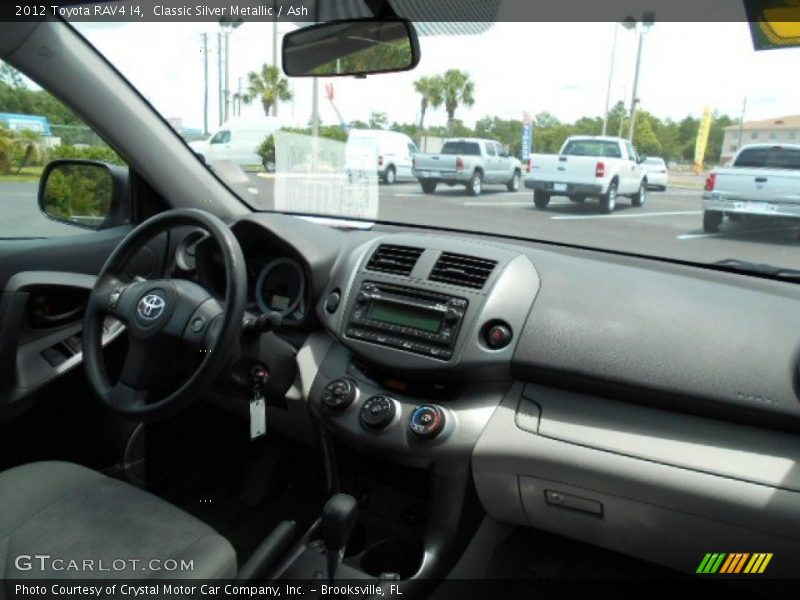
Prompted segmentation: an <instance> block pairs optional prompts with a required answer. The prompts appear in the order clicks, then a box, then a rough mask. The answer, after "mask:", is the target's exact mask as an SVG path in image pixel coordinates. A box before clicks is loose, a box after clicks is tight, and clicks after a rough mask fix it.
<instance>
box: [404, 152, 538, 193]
mask: <svg viewBox="0 0 800 600" xmlns="http://www.w3.org/2000/svg"><path fill="white" fill-rule="evenodd" d="M412 164H413V169H412V173H413V174H414V176H415V177H416V178H417V179H419V183H420V185H421V186H422V191H423V192H425V193H426V194H432V193H433V192H434V191H436V186H437V185H438V184H440V183H445V184H447V185H449V186H454V185H464V186H466V188H467V193H468V194H469V195H471V196H479V195H480V193H481V191H482V190H483V184H484V183H499V184H502V185H505V186H506V188H507V189H508V191H509V192H516V191H517V190H519V185H520V180H521V179H522V165H521V163H520V162H519V159H517V158H515V157H513V156H511V155H510V154H509V153H508V151H507V150H506V149H505V148H504V147H503V146H502V145H501V144H499V143H498V142H495V141H493V140H484V139H478V138H458V139H447V140H445V141H444V144H443V145H442V150H441V152H439V154H422V153H420V152H418V153H417V154H415V155H414V159H413V163H412Z"/></svg>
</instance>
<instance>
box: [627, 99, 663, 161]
mask: <svg viewBox="0 0 800 600" xmlns="http://www.w3.org/2000/svg"><path fill="white" fill-rule="evenodd" d="M633 144H634V146H636V149H637V150H638V151H639V154H642V155H644V156H660V155H661V142H659V141H658V138H657V137H656V134H655V131H653V117H651V116H650V113H648V112H647V111H645V110H640V111H638V112H637V113H636V123H635V124H634V126H633Z"/></svg>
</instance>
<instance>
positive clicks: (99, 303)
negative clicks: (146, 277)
mask: <svg viewBox="0 0 800 600" xmlns="http://www.w3.org/2000/svg"><path fill="white" fill-rule="evenodd" d="M141 285H142V283H141V282H136V283H125V282H124V281H121V280H120V279H119V278H117V277H115V276H113V275H106V276H105V277H102V278H100V279H99V280H98V282H97V284H96V285H95V288H94V290H93V291H92V297H91V300H90V302H91V305H90V307H89V308H90V310H92V311H94V312H97V313H102V314H105V315H109V316H112V317H114V318H116V319H119V320H120V321H122V322H123V323H125V324H127V323H128V320H129V319H130V315H131V313H132V311H133V306H134V304H135V303H136V300H137V291H138V290H139V289H140V288H141Z"/></svg>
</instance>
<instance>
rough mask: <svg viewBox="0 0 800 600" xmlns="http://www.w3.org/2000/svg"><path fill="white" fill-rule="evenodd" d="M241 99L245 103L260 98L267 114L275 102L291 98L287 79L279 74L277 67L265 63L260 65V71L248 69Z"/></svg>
mask: <svg viewBox="0 0 800 600" xmlns="http://www.w3.org/2000/svg"><path fill="white" fill-rule="evenodd" d="M242 99H243V100H244V101H245V103H247V104H250V103H251V102H253V101H254V100H256V99H258V100H260V101H261V106H262V107H263V108H264V114H265V115H267V116H269V114H270V111H271V110H272V107H273V106H275V105H276V103H278V102H287V101H289V100H291V99H292V92H291V91H289V80H288V79H286V77H283V76H282V75H281V72H280V70H279V69H278V67H276V66H274V65H267V64H265V65H263V66H262V67H261V71H260V72H257V71H250V73H248V74H247V91H246V92H245V93H244V95H243V96H242Z"/></svg>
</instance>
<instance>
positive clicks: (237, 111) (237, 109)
mask: <svg viewBox="0 0 800 600" xmlns="http://www.w3.org/2000/svg"><path fill="white" fill-rule="evenodd" d="M233 112H234V114H235V115H236V116H237V117H241V116H242V78H241V77H239V91H238V92H237V93H236V106H235V107H234V109H233Z"/></svg>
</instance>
